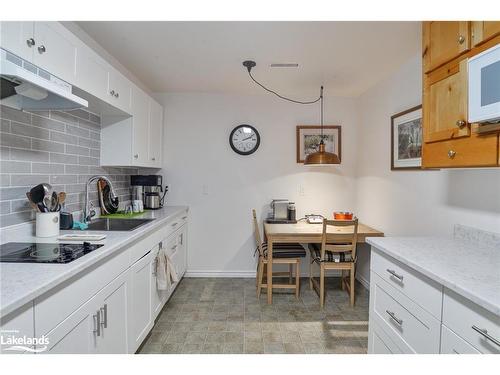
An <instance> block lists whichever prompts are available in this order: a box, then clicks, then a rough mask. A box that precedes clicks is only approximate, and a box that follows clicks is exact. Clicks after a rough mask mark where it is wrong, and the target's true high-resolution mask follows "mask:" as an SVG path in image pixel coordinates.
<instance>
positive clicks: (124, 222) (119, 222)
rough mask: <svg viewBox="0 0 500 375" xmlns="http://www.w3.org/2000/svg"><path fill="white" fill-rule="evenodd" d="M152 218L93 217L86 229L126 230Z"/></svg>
mask: <svg viewBox="0 0 500 375" xmlns="http://www.w3.org/2000/svg"><path fill="white" fill-rule="evenodd" d="M153 220H154V219H95V220H92V221H91V222H90V223H89V228H88V229H87V230H101V231H122V232H128V231H131V230H134V229H136V228H139V227H140V226H142V225H144V224H147V223H149V222H151V221H153Z"/></svg>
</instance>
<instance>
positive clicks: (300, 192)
mask: <svg viewBox="0 0 500 375" xmlns="http://www.w3.org/2000/svg"><path fill="white" fill-rule="evenodd" d="M299 195H300V196H301V197H303V196H304V195H306V190H305V189H304V186H302V185H299Z"/></svg>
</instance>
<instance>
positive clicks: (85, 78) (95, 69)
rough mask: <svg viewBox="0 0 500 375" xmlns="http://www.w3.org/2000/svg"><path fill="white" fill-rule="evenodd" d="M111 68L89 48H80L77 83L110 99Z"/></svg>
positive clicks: (77, 56) (77, 58)
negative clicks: (109, 77)
mask: <svg viewBox="0 0 500 375" xmlns="http://www.w3.org/2000/svg"><path fill="white" fill-rule="evenodd" d="M108 74H109V69H108V67H107V66H106V65H105V63H104V62H102V61H101V60H100V59H99V57H98V56H97V55H96V54H95V53H93V52H92V51H91V50H90V49H88V48H78V50H77V53H76V80H75V85H76V86H77V87H79V88H81V89H82V90H84V91H87V92H89V93H91V94H92V95H94V96H95V97H97V98H99V99H101V100H104V101H109V100H111V99H112V98H111V97H110V96H109V95H108Z"/></svg>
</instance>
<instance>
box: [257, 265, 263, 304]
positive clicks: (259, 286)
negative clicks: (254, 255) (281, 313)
mask: <svg viewBox="0 0 500 375" xmlns="http://www.w3.org/2000/svg"><path fill="white" fill-rule="evenodd" d="M258 270H259V272H258V273H257V298H260V291H261V289H262V278H263V276H264V262H263V261H262V260H261V259H259V267H258Z"/></svg>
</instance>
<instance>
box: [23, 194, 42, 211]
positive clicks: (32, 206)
mask: <svg viewBox="0 0 500 375" xmlns="http://www.w3.org/2000/svg"><path fill="white" fill-rule="evenodd" d="M26 198H28V201H29V202H30V206H31V208H33V209H34V210H35V211H36V212H39V211H40V210H39V209H38V206H37V205H36V203H35V202H33V200H32V199H31V193H30V192H29V191H28V192H26Z"/></svg>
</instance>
